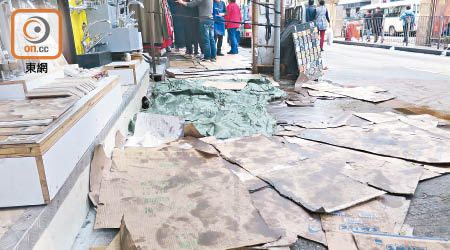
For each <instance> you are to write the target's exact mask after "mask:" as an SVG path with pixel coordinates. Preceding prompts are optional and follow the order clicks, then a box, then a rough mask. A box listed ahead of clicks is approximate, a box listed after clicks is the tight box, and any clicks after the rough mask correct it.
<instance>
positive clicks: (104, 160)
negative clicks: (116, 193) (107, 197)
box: [89, 144, 112, 206]
mask: <svg viewBox="0 0 450 250" xmlns="http://www.w3.org/2000/svg"><path fill="white" fill-rule="evenodd" d="M111 163H112V161H111V159H110V158H109V157H107V156H106V154H105V149H104V148H103V145H102V144H99V145H98V146H97V148H96V149H95V151H94V157H93V158H92V161H91V171H90V174H89V191H90V192H89V198H90V200H91V202H92V203H93V204H94V205H95V206H97V205H98V197H99V193H100V185H101V182H102V178H103V173H104V172H105V170H106V171H109V170H110V169H111Z"/></svg>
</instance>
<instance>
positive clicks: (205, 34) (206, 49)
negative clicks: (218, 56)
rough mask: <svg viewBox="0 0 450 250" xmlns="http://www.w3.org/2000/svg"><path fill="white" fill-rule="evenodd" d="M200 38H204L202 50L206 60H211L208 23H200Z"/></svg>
mask: <svg viewBox="0 0 450 250" xmlns="http://www.w3.org/2000/svg"><path fill="white" fill-rule="evenodd" d="M200 36H201V37H202V49H203V53H204V55H205V56H204V59H205V60H210V59H211V48H210V46H209V24H208V22H207V21H202V22H200Z"/></svg>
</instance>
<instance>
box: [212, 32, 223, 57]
mask: <svg viewBox="0 0 450 250" xmlns="http://www.w3.org/2000/svg"><path fill="white" fill-rule="evenodd" d="M214 40H215V41H216V44H217V54H221V53H222V43H223V36H222V35H214Z"/></svg>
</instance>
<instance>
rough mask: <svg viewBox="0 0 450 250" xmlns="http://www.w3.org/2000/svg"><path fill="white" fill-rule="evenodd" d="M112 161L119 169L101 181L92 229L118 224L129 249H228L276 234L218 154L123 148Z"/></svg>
mask: <svg viewBox="0 0 450 250" xmlns="http://www.w3.org/2000/svg"><path fill="white" fill-rule="evenodd" d="M113 161H114V162H115V163H116V165H117V166H118V171H117V172H111V173H110V174H109V175H108V176H107V178H105V179H104V180H103V182H104V183H105V184H104V185H102V186H101V191H100V204H99V207H98V212H97V218H96V221H95V228H117V227H119V226H120V225H122V229H121V233H122V232H123V234H124V236H126V235H127V234H128V235H129V239H130V240H132V242H133V243H134V245H133V247H135V248H134V249H145V247H148V246H152V249H186V248H195V249H228V248H237V247H243V246H248V245H256V244H261V243H266V242H271V241H274V240H276V239H277V238H278V235H277V234H275V233H274V232H273V231H272V230H271V229H270V228H269V227H268V226H267V225H266V223H265V222H264V220H263V219H262V218H261V216H260V215H259V213H258V212H257V210H256V209H255V208H254V207H253V205H252V203H251V199H250V194H249V193H248V191H247V189H246V188H245V187H244V186H243V184H242V183H241V182H240V181H239V179H238V178H237V177H236V176H234V175H233V174H232V173H231V172H230V171H229V170H228V169H227V168H226V167H224V165H223V162H224V160H223V159H221V158H220V157H214V156H212V157H205V156H203V155H201V154H200V153H199V152H197V151H194V150H186V151H155V150H153V149H149V148H128V149H125V150H115V151H114V153H113ZM223 201H227V202H223ZM122 215H123V222H121V218H122ZM149 225H153V226H149ZM124 228H125V229H126V230H123V229H124ZM127 231H128V232H127ZM121 241H123V237H122V236H121ZM130 249H133V248H130Z"/></svg>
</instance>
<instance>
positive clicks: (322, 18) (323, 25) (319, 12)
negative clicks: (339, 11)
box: [316, 0, 330, 51]
mask: <svg viewBox="0 0 450 250" xmlns="http://www.w3.org/2000/svg"><path fill="white" fill-rule="evenodd" d="M319 5H320V6H319V7H317V9H316V25H317V28H318V29H319V33H320V51H323V42H324V40H325V31H326V30H327V22H328V24H329V23H330V17H329V16H328V10H327V8H325V1H324V0H320V2H319Z"/></svg>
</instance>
